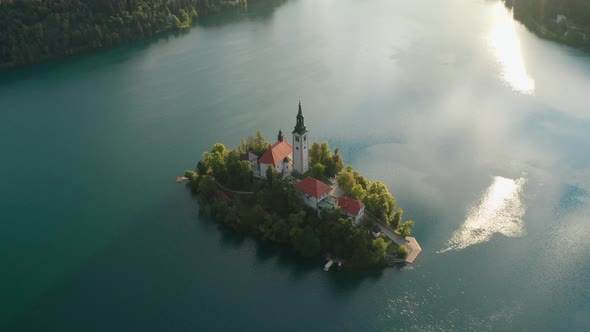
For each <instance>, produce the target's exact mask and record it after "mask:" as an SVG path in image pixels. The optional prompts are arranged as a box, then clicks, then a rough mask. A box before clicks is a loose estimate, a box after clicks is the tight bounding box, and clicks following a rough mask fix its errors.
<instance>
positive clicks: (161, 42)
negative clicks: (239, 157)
mask: <svg viewBox="0 0 590 332" xmlns="http://www.w3.org/2000/svg"><path fill="white" fill-rule="evenodd" d="M589 93H590V56H588V55H587V54H582V53H580V52H578V51H576V50H573V49H570V48H567V47H563V46H560V45H558V44H555V43H553V42H548V41H544V40H541V39H539V38H537V37H536V36H535V35H533V34H531V33H530V32H528V31H527V30H526V29H525V28H524V27H523V26H522V25H520V24H519V23H517V22H515V21H513V20H512V18H511V16H510V15H509V13H508V12H507V11H506V10H505V9H504V7H503V6H502V5H501V4H500V3H498V2H496V1H468V0H449V1H436V0H423V1H410V2H402V1H387V0H374V1H352V0H343V1H329V0H324V1H314V0H294V1H288V2H286V3H284V4H282V5H279V6H276V7H261V6H255V5H251V6H250V8H249V10H248V13H247V14H245V13H242V14H233V13H230V14H226V15H221V16H216V17H208V18H204V19H202V20H201V21H200V22H199V23H198V24H197V26H195V27H193V28H192V29H191V30H190V31H189V32H188V33H185V34H180V35H177V36H174V35H170V36H168V37H164V38H159V39H157V40H153V41H147V42H142V43H138V44H135V45H131V46H127V47H121V48H118V49H114V50H110V51H106V52H100V53H97V54H93V55H87V56H83V57H81V58H77V59H73V60H68V61H64V62H63V63H52V64H47V65H41V66H36V67H33V68H28V69H22V70H19V71H15V72H11V73H8V74H3V75H2V77H1V78H0V142H1V143H0V156H1V157H0V158H1V159H0V174H2V184H1V186H0V220H1V222H0V262H1V263H2V273H1V274H0V294H1V301H0V306H1V307H0V330H2V331H20V330H36V331H214V330H256V331H281V330H288V331H301V330H324V331H332V330H333V331H358V330H371V331H387V330H417V331H451V330H475V331H489V330H500V331H504V330H517V331H520V330H530V331H540V330H547V331H548V330H561V331H574V330H577V331H587V330H590V221H589V220H590V198H589V197H590V109H589V106H588V94H589ZM300 97H301V100H302V105H303V112H304V115H305V116H306V124H307V126H308V128H309V130H310V135H311V138H312V139H313V140H317V141H322V140H327V141H328V142H329V143H330V144H331V146H332V147H340V149H341V154H342V155H343V156H344V158H345V160H346V162H347V163H350V164H352V165H354V166H355V167H356V168H357V169H359V170H360V171H361V172H362V173H364V174H365V175H366V176H367V177H369V178H371V179H374V180H380V181H383V182H385V183H387V185H388V186H389V188H390V189H391V191H392V192H393V193H394V195H395V196H396V198H397V200H398V203H399V205H400V206H401V207H403V209H404V219H412V220H415V222H416V226H415V228H414V235H415V237H416V238H417V239H418V241H419V242H420V244H421V246H422V248H423V251H422V253H421V255H420V256H419V257H418V259H417V261H416V263H415V264H414V265H413V266H407V267H403V268H399V267H398V268H389V269H385V270H382V271H332V272H330V273H325V272H324V271H323V270H322V266H323V262H322V260H321V259H317V260H316V259H312V260H305V259H302V258H300V257H299V256H297V255H294V254H292V253H291V252H289V251H287V250H283V249H280V248H276V247H275V246H273V245H271V244H268V243H264V242H259V241H256V240H254V239H252V238H247V237H246V238H244V237H242V236H240V235H237V234H234V233H232V232H229V231H227V230H224V229H222V228H220V227H218V226H217V225H216V224H214V223H213V222H211V221H210V220H209V219H207V218H206V217H205V216H202V215H200V214H199V208H198V206H197V204H196V203H195V202H194V199H193V198H191V196H190V195H189V192H188V190H187V189H186V188H185V187H184V186H183V185H179V184H176V183H175V182H174V180H175V178H176V177H177V176H179V175H181V174H182V173H183V172H184V170H185V169H190V168H193V167H194V165H195V163H196V161H197V160H198V159H199V158H200V155H201V153H202V152H203V151H204V150H206V149H208V148H209V147H210V146H211V145H212V144H213V143H215V142H222V143H225V144H226V145H228V146H236V145H237V143H238V142H239V139H240V138H241V137H245V136H248V135H250V134H252V133H254V132H255V131H256V130H257V129H260V130H262V131H263V132H264V133H265V134H266V137H267V138H269V139H274V138H275V136H276V133H277V132H278V130H279V129H281V128H282V129H283V130H284V131H290V130H291V128H292V127H293V126H294V125H295V115H296V112H297V103H298V100H299V98H300Z"/></svg>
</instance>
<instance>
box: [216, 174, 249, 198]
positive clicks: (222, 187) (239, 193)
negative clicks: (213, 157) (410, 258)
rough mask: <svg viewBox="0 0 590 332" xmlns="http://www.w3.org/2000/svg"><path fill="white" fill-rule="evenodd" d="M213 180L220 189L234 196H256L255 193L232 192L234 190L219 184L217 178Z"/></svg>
mask: <svg viewBox="0 0 590 332" xmlns="http://www.w3.org/2000/svg"><path fill="white" fill-rule="evenodd" d="M213 180H215V183H217V185H218V186H219V188H221V189H223V190H225V191H227V192H230V193H232V194H238V195H254V192H253V191H239V190H232V189H229V188H227V187H225V186H224V185H222V184H221V183H219V181H217V179H216V178H213Z"/></svg>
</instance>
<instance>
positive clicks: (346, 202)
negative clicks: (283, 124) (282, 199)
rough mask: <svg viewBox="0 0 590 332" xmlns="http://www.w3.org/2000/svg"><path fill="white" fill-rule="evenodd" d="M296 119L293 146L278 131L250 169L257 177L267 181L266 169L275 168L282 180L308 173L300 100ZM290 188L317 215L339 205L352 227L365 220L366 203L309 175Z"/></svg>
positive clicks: (306, 143) (306, 145)
mask: <svg viewBox="0 0 590 332" xmlns="http://www.w3.org/2000/svg"><path fill="white" fill-rule="evenodd" d="M296 120H297V121H296V123H295V128H294V129H293V131H292V132H291V135H292V138H293V140H292V141H291V142H292V144H289V142H287V139H286V138H285V136H284V135H283V131H282V130H279V134H278V136H277V141H276V142H275V143H274V144H273V145H271V147H270V148H269V149H268V150H267V151H266V152H265V153H264V155H263V156H262V157H260V159H258V165H256V166H258V167H253V169H256V171H255V174H256V176H258V177H261V178H266V172H267V170H268V168H269V167H274V169H275V170H276V171H277V173H279V174H282V176H284V177H286V176H289V175H291V174H292V173H293V172H296V173H298V174H301V175H303V174H305V173H306V172H307V171H308V170H309V151H308V150H309V147H308V144H309V132H308V130H307V127H306V126H305V118H304V117H303V112H302V111H301V101H299V111H298V112H297V118H296ZM252 157H254V158H256V155H254V154H251V153H250V154H249V155H248V156H245V159H244V160H250V162H254V161H255V159H252ZM253 165H254V164H253ZM293 186H294V187H295V189H296V190H297V191H298V192H299V193H300V194H301V197H302V200H303V203H304V204H305V205H307V206H309V207H310V208H312V209H314V210H316V211H317V213H318V216H319V213H320V210H322V209H330V210H331V209H334V208H336V207H337V206H339V207H340V209H341V212H342V214H343V215H345V216H346V217H351V218H353V219H354V223H355V225H359V224H360V223H361V221H362V219H363V217H364V212H365V204H363V203H362V202H360V201H357V200H355V199H352V198H350V197H345V196H341V195H342V194H340V195H338V194H336V193H334V192H333V187H332V186H330V185H327V184H325V183H323V182H321V181H319V180H317V179H314V178H312V177H310V176H308V177H306V178H304V179H303V180H301V181H299V180H295V184H294V185H293ZM332 194H335V195H336V196H337V197H334V196H332Z"/></svg>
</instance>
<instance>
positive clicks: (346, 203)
mask: <svg viewBox="0 0 590 332" xmlns="http://www.w3.org/2000/svg"><path fill="white" fill-rule="evenodd" d="M338 206H340V207H341V208H342V210H343V211H344V212H346V213H348V214H352V215H355V216H357V215H358V214H359V212H360V211H361V209H362V208H363V206H365V204H363V203H362V202H359V201H357V200H356V199H352V198H350V197H346V196H340V198H338Z"/></svg>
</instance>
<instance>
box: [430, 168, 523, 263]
mask: <svg viewBox="0 0 590 332" xmlns="http://www.w3.org/2000/svg"><path fill="white" fill-rule="evenodd" d="M525 182H526V180H525V179H524V178H519V179H517V180H512V179H507V178H504V177H501V176H496V177H494V180H493V181H492V184H491V185H490V187H489V188H488V189H487V190H486V191H485V193H484V194H483V196H482V198H481V200H480V201H479V204H477V205H476V206H474V207H473V208H472V209H471V210H470V211H469V213H468V216H467V219H466V220H465V222H464V223H463V225H462V226H461V228H460V229H459V230H457V231H456V232H455V233H454V234H453V236H452V237H451V239H450V240H449V241H448V242H447V248H446V249H443V250H441V251H439V253H440V252H445V251H449V250H462V249H465V248H467V247H469V246H472V245H474V244H478V243H482V242H486V241H489V240H490V239H491V237H492V235H493V234H494V233H501V234H504V235H506V236H509V237H519V236H523V235H524V222H523V216H524V213H525V211H526V207H525V206H524V204H523V203H522V202H521V200H520V196H521V194H522V189H523V186H524V184H525Z"/></svg>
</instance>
